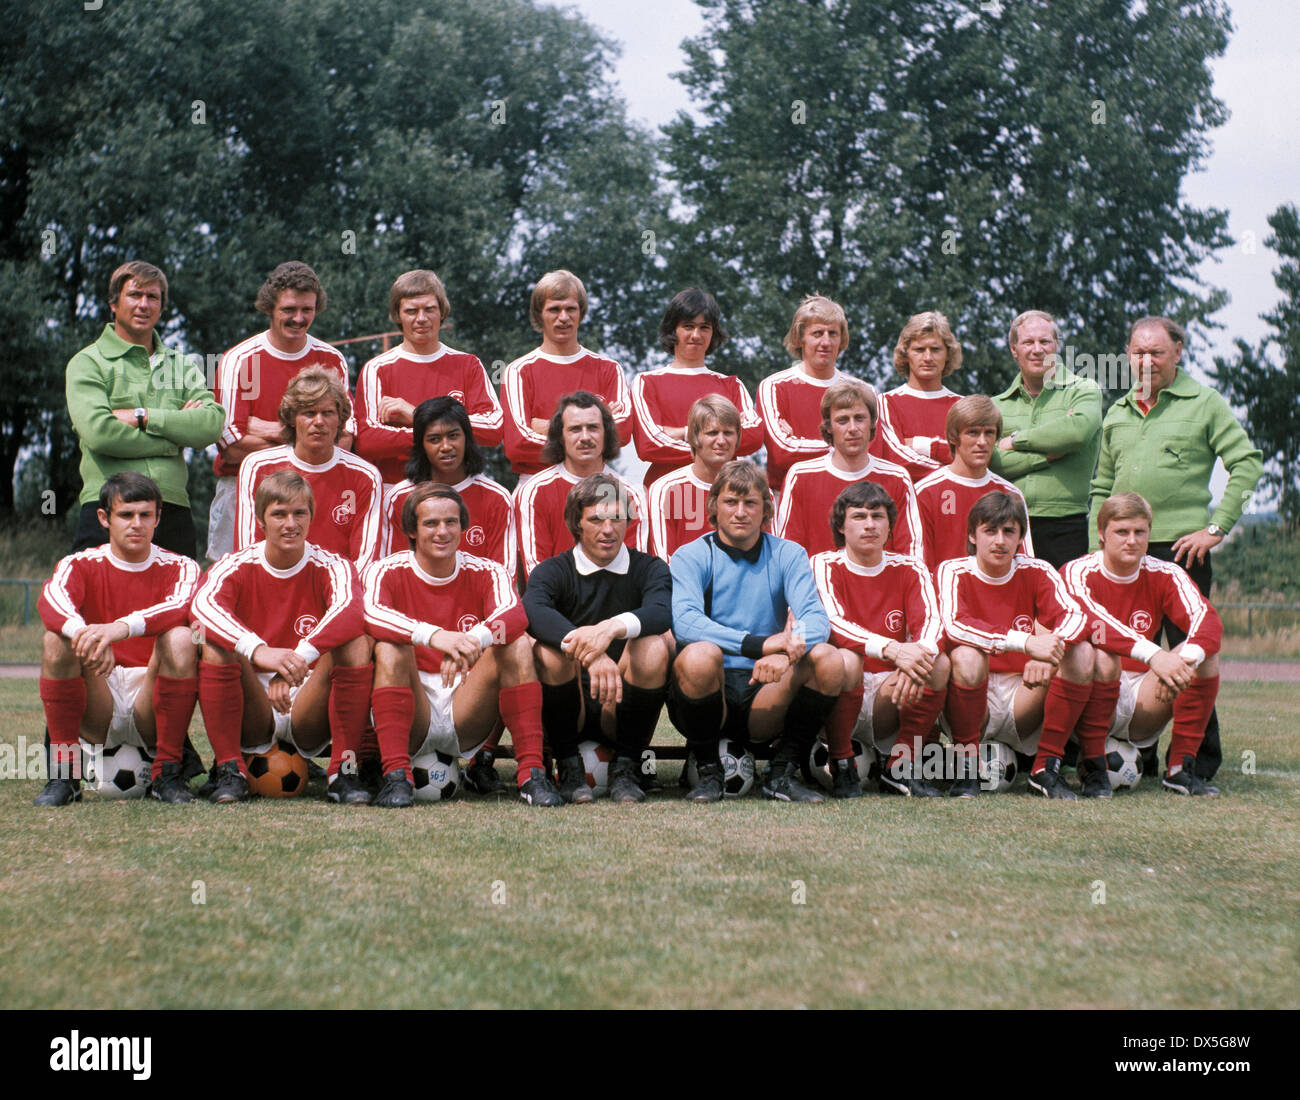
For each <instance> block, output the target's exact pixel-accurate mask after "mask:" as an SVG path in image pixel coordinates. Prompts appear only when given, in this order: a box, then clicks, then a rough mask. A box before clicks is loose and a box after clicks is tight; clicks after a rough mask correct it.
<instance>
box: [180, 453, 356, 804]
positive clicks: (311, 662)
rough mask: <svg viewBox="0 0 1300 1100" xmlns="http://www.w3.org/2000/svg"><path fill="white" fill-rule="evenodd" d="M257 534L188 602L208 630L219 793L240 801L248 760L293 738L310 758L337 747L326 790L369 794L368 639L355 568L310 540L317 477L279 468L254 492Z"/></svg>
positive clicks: (205, 685)
mask: <svg viewBox="0 0 1300 1100" xmlns="http://www.w3.org/2000/svg"><path fill="white" fill-rule="evenodd" d="M254 504H255V507H256V515H257V522H258V525H259V526H260V527H261V528H262V530H264V531H265V533H266V538H265V540H264V541H262V542H257V543H254V544H253V545H252V546H249V547H247V548H246V549H244V550H236V551H235V552H234V553H233V554H227V555H226V556H225V557H224V558H222V559H221V560H220V561H218V562H217V563H216V564H215V565H214V566H213V567H212V568H211V569H209V570H208V574H207V577H206V578H205V579H204V581H203V584H202V585H201V586H200V588H199V591H198V593H197V595H195V597H194V603H193V605H192V607H191V609H190V615H191V618H192V620H193V622H194V624H195V626H197V627H198V629H199V630H200V631H201V632H202V643H201V644H202V646H203V657H202V660H201V661H200V662H199V706H200V707H201V708H202V710H203V721H204V724H205V725H206V726H207V730H208V740H209V741H210V742H211V743H212V750H213V753H214V754H215V756H216V760H217V763H216V767H215V768H214V769H213V774H212V776H211V777H210V778H211V779H214V780H215V781H216V786H215V789H214V790H213V792H212V795H211V796H210V797H211V800H212V801H213V802H242V801H243V800H244V799H245V798H247V797H248V781H247V775H246V772H245V770H244V764H243V760H242V758H241V748H242V751H243V752H246V753H264V752H268V751H269V750H270V749H271V747H272V746H273V745H274V744H275V742H276V741H277V740H286V741H288V742H289V743H290V744H292V745H293V746H294V747H295V748H296V749H297V751H298V752H299V753H301V754H302V755H303V756H305V757H312V756H318V755H321V754H323V753H324V752H325V751H326V750H327V749H328V750H329V754H330V762H329V768H328V769H327V772H326V775H327V779H328V794H329V798H330V799H331V800H332V801H334V802H343V803H347V804H365V803H368V802H369V801H370V794H369V792H367V791H366V789H365V787H364V786H362V784H361V781H360V779H359V778H358V776H357V764H356V762H357V753H358V752H359V750H360V747H361V732H362V729H363V728H364V727H365V724H366V718H367V715H368V713H369V710H370V683H371V679H372V677H373V674H374V668H373V665H372V664H371V661H370V639H369V638H368V637H366V635H365V634H364V633H363V623H362V601H361V584H360V581H359V579H358V578H357V574H356V570H355V569H354V568H353V566H352V563H351V562H350V561H346V560H344V559H343V558H341V557H338V556H337V555H335V554H331V553H330V552H329V551H328V550H322V549H321V548H320V547H319V546H315V545H313V544H312V543H310V542H308V541H307V531H308V529H309V528H310V527H311V523H312V513H313V511H314V509H315V502H314V500H313V498H312V491H311V486H310V485H308V484H307V482H306V480H305V479H304V478H303V477H301V476H300V475H299V474H297V473H295V472H294V471H292V470H280V471H279V472H277V473H274V474H272V475H271V476H270V477H268V478H266V479H265V480H263V481H262V482H261V484H260V485H258V487H257V494H256V497H255V499H254Z"/></svg>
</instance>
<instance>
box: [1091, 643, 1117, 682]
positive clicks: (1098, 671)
mask: <svg viewBox="0 0 1300 1100" xmlns="http://www.w3.org/2000/svg"><path fill="white" fill-rule="evenodd" d="M1122 667H1123V666H1122V665H1121V664H1120V661H1119V658H1118V657H1116V656H1115V655H1114V654H1113V653H1107V652H1106V651H1105V650H1104V649H1098V650H1096V651H1095V654H1094V660H1093V667H1092V678H1093V679H1094V680H1102V681H1109V680H1118V679H1119V673H1120V669H1121V668H1122Z"/></svg>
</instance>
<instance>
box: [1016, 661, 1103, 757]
mask: <svg viewBox="0 0 1300 1100" xmlns="http://www.w3.org/2000/svg"><path fill="white" fill-rule="evenodd" d="M1090 698H1092V684H1090V683H1089V684H1076V683H1075V682H1074V681H1073V680H1067V679H1066V678H1065V677H1064V676H1053V677H1052V682H1051V683H1050V684H1048V685H1047V699H1046V701H1045V702H1044V703H1043V735H1042V736H1041V737H1040V738H1039V739H1038V752H1037V753H1036V754H1035V756H1034V766H1033V768H1032V769H1031V770H1032V771H1036V772H1037V771H1041V770H1042V769H1043V767H1044V765H1046V763H1047V761H1048V760H1050V759H1056V760H1060V759H1061V754H1062V753H1063V752H1065V744H1066V742H1067V741H1069V740H1070V734H1072V733H1073V732H1074V727H1075V726H1076V725H1078V723H1079V715H1081V714H1082V713H1083V708H1084V707H1086V706H1087V705H1088V700H1089V699H1090Z"/></svg>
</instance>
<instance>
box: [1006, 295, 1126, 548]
mask: <svg viewBox="0 0 1300 1100" xmlns="http://www.w3.org/2000/svg"><path fill="white" fill-rule="evenodd" d="M1060 342H1061V333H1060V329H1059V328H1058V327H1057V324H1056V321H1055V319H1054V318H1053V317H1052V315H1051V314H1049V313H1044V312H1043V311H1042V310H1039V309H1031V310H1026V311H1025V312H1024V313H1022V314H1020V316H1018V317H1017V318H1016V319H1015V320H1014V321H1012V322H1011V331H1010V332H1009V333H1008V334H1007V343H1008V344H1009V346H1010V348H1011V354H1012V355H1013V356H1014V357H1015V360H1016V364H1017V365H1018V366H1019V367H1020V376H1019V377H1018V378H1017V379H1016V380H1015V382H1014V383H1013V384H1012V385H1011V386H1010V387H1009V388H1008V389H1006V390H1004V391H1003V392H1002V393H1000V394H998V395H997V396H996V397H995V398H993V403H994V404H995V405H997V407H998V410H999V411H1000V412H1001V413H1002V431H1003V432H1004V433H1005V434H1004V435H1003V437H1002V438H1001V439H1000V440H999V441H998V448H997V450H996V451H994V452H993V458H992V461H991V462H990V463H989V468H990V469H991V470H992V471H993V472H994V473H995V474H999V475H1001V476H1002V477H1005V478H1006V479H1007V480H1008V481H1012V482H1014V483H1015V486H1016V488H1017V489H1019V490H1020V491H1021V492H1022V493H1023V494H1024V496H1025V503H1026V504H1027V505H1028V507H1029V526H1030V529H1031V530H1032V531H1033V532H1034V553H1035V554H1037V555H1038V556H1039V557H1040V558H1045V559H1046V560H1047V561H1049V562H1051V563H1052V565H1054V566H1055V567H1056V568H1057V569H1060V568H1061V566H1063V565H1064V564H1065V563H1066V562H1067V561H1073V560H1074V559H1075V558H1077V557H1080V556H1082V555H1083V554H1085V553H1086V552H1087V549H1088V483H1089V481H1091V479H1092V470H1093V467H1094V465H1096V462H1097V449H1098V447H1100V446H1101V388H1100V387H1099V386H1098V385H1097V383H1096V382H1093V381H1091V380H1090V379H1087V378H1082V377H1080V376H1079V375H1077V374H1074V373H1072V372H1071V371H1069V370H1067V369H1066V367H1065V364H1064V363H1062V362H1061V360H1060V357H1059V356H1058V355H1057V349H1058V348H1059V347H1060Z"/></svg>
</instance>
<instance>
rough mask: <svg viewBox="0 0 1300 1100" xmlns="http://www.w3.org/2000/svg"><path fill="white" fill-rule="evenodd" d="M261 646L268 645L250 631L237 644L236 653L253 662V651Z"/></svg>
mask: <svg viewBox="0 0 1300 1100" xmlns="http://www.w3.org/2000/svg"><path fill="white" fill-rule="evenodd" d="M260 645H266V643H265V642H264V641H262V639H261V638H259V637H258V636H257V635H256V634H254V633H253V632H252V631H251V630H250V631H249V632H248V633H247V634H245V635H244V636H243V637H242V638H240V639H239V641H237V642H236V643H235V652H236V653H238V654H239V655H240V656H241V657H247V658H248V659H249V660H250V661H251V660H252V659H253V651H254V650H255V649H257V647H258V646H260Z"/></svg>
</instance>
